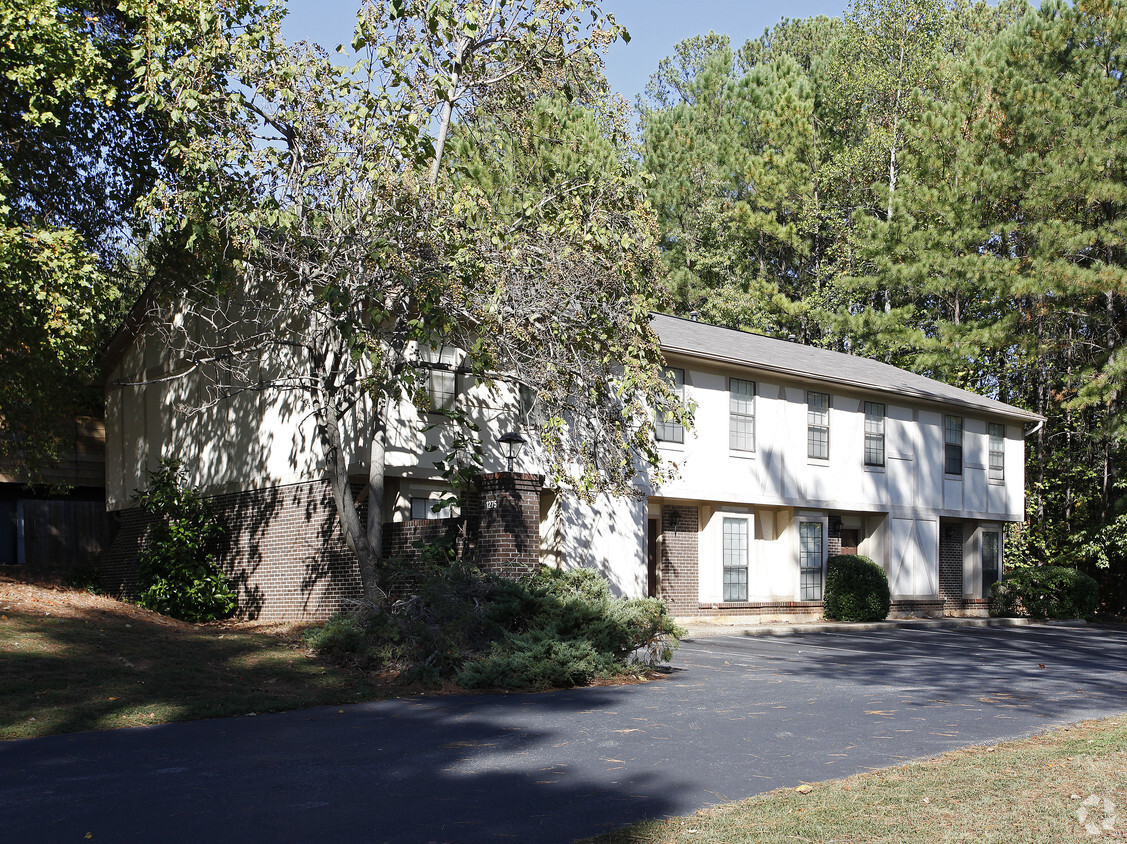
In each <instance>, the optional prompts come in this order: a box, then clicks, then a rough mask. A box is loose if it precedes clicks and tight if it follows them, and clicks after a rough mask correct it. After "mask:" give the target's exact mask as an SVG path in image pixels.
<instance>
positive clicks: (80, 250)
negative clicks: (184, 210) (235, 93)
mask: <svg viewBox="0 0 1127 844" xmlns="http://www.w3.org/2000/svg"><path fill="white" fill-rule="evenodd" d="M132 26H133V20H132V19H131V18H130V17H129V16H128V15H126V14H123V13H121V12H120V11H118V10H117V8H116V3H113V2H109V1H108V0H87V2H75V3H69V2H58V0H21V2H12V0H2V2H0V45H2V49H0V459H4V460H5V461H7V462H8V463H9V465H11V464H16V465H17V467H18V472H19V474H21V475H22V476H24V477H29V478H34V477H35V474H36V472H37V470H38V469H40V468H43V466H44V465H45V464H47V463H49V462H50V461H51V459H52V458H53V457H54V456H56V454H57V452H58V446H59V439H58V435H59V430H60V427H61V426H62V425H63V424H64V423H66V422H67V417H68V416H69V415H71V414H73V413H74V412H75V411H76V410H77V409H80V406H81V402H80V401H79V399H80V392H81V391H80V387H81V385H82V383H83V381H84V380H85V379H88V378H90V376H91V375H92V372H93V363H94V360H95V358H96V356H97V353H98V351H99V349H100V346H101V343H102V342H103V341H104V339H105V336H106V334H107V331H108V330H111V329H110V326H111V325H112V323H113V322H114V319H115V317H116V316H117V315H118V303H119V299H120V288H121V286H122V285H121V278H122V276H123V273H122V271H121V270H122V267H121V263H122V261H123V259H124V257H125V255H126V253H127V252H128V251H129V249H130V248H131V246H132V245H135V240H134V237H135V227H134V224H135V222H136V221H135V218H134V217H133V215H132V206H133V203H134V201H135V200H136V199H137V198H138V197H139V196H140V195H142V194H143V193H144V192H145V191H147V190H148V188H149V187H150V186H151V184H152V182H153V179H154V177H155V164H154V161H155V156H156V152H157V151H158V150H159V144H160V141H161V139H162V137H163V134H162V131H161V128H160V126H159V124H158V123H157V122H154V120H153V119H151V118H148V117H144V116H140V115H138V114H137V113H136V112H135V111H134V110H133V107H132V106H131V105H130V103H129V97H128V93H127V92H128V90H129V87H130V85H131V77H130V72H129V59H130V56H129V49H130V45H131V41H132V35H133V30H132Z"/></svg>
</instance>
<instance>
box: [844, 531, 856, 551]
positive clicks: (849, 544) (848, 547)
mask: <svg viewBox="0 0 1127 844" xmlns="http://www.w3.org/2000/svg"><path fill="white" fill-rule="evenodd" d="M841 553H842V554H856V553H857V530H856V529H855V528H842V529H841Z"/></svg>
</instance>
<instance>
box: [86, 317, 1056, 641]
mask: <svg viewBox="0 0 1127 844" xmlns="http://www.w3.org/2000/svg"><path fill="white" fill-rule="evenodd" d="M653 327H654V329H655V330H656V332H657V334H658V336H659V338H660V342H661V346H662V349H663V351H664V353H665V356H666V359H667V364H668V372H669V375H670V378H671V379H673V380H674V382H675V383H676V384H677V386H678V387H679V389H680V390H681V391H682V393H683V396H684V398H685V399H686V400H687V401H690V402H692V403H693V404H694V405H695V407H696V420H695V425H694V427H693V428H692V429H688V430H685V429H682V428H680V427H679V426H678V425H676V424H675V423H671V422H665V421H664V420H662V421H661V422H660V423H659V425H658V431H657V434H658V439H659V444H660V447H661V452H662V454H663V456H664V458H665V459H666V460H667V461H669V462H671V463H672V464H674V467H675V469H676V472H675V475H674V479H673V480H671V481H669V482H667V483H665V484H664V485H663V486H661V487H660V488H655V487H653V486H651V485H650V484H649V483H648V482H647V481H646V480H645V479H644V478H640V479H639V490H638V495H637V496H634V497H630V498H610V497H607V496H603V497H600V498H598V499H596V500H595V501H594V502H592V503H583V502H580V501H578V500H576V499H575V498H574V497H573V496H571V495H569V494H567V492H566V490H553V489H544V490H536V489H535V488H532V489H533V491H532V492H531V493H526V497H527V494H533V495H536V496H538V498H539V500H538V502H536V503H535V504H534V505H533V506H531V507H530V506H528V502H527V501H525V502H524V503H523V504H522V505H521V507H520V508H518V509H519V511H520V512H521V513H523V514H525V515H524V516H522V518H529V519H531V520H532V521H533V523H532V524H531V525H529V526H528V532H529V533H531V534H535V536H534V537H533V538H534V539H535V540H536V541H537V542H538V547H535V548H533V550H532V553H533V557H532V559H537V558H538V559H539V560H540V561H541V562H543V563H545V564H548V565H558V566H581V565H582V566H593V567H596V568H598V569H599V570H601V571H602V572H603V573H604V574H605V575H606V576H607V577H608V578H609V579H610V581H611V583H612V585H613V587H614V589H615V590H616V591H617V592H619V593H620V594H624V595H631V596H637V595H646V594H649V595H655V596H660V597H663V598H665V599H666V600H667V601H668V602H669V603H670V605H671V609H672V611H673V612H674V614H675V615H679V616H692V615H720V614H746V615H751V614H759V615H765V616H792V615H816V614H818V613H819V612H820V611H821V597H822V589H823V585H824V569H825V561H826V558H827V556H828V555H830V554H832V553H837V552H840V551H845V552H848V551H852V550H856V551H857V552H858V553H861V554H865V555H867V556H870V557H872V558H873V559H874V560H876V561H877V562H879V563H880V564H881V565H882V566H883V567H884V568H885V569H886V571H887V572H888V574H889V579H890V582H891V586H892V593H893V598H894V601H895V604H894V610H898V611H900V612H921V613H930V614H936V613H940V612H943V611H947V612H965V611H972V612H973V611H981V609H982V604H981V601H982V598H983V596H984V595H985V594H986V590H987V588H988V585H989V583H991V582H993V579H994V578H995V577H996V576H997V574H998V573H999V572H1000V568H1001V555H1002V527H1003V525H1004V524H1005V523H1006V522H1012V521H1020V520H1021V519H1022V517H1023V509H1024V494H1023V490H1024V478H1023V462H1024V460H1023V451H1024V448H1023V446H1024V442H1023V436H1024V434H1025V433H1026V429H1027V428H1031V427H1032V426H1034V425H1036V424H1037V423H1038V422H1040V421H1041V417H1039V416H1037V415H1036V414H1033V413H1029V412H1027V411H1023V410H1020V409H1018V408H1015V407H1011V406H1009V405H1006V404H1003V403H1001V402H997V401H993V400H991V399H988V398H985V397H982V396H978V395H975V394H972V393H969V392H966V391H964V390H959V389H957V388H954V387H951V386H949V385H946V384H942V383H939V382H937V381H934V380H931V379H928V378H924V377H921V376H918V375H913V374H911V373H909V372H905V371H904V370H901V369H897V368H896V367H892V366H888V365H886V364H883V363H879V362H876V361H872V360H868V359H865V358H860V357H856V356H852V355H846V354H840V353H836V352H830V351H826V350H823V349H815V348H811V347H807V346H803V345H800V344H796V343H790V342H786V341H781V340H774V339H770V338H766V337H762V336H758V335H754V334H749V333H746V332H741V331H735V330H732V329H727V328H720V327H716V326H711V325H707V324H704V323H699V322H694V321H692V320H684V319H678V318H674V317H668V316H660V315H658V316H655V317H654V321H653ZM457 362H458V356H457V355H456V354H455V355H452V356H449V359H448V360H447V359H445V358H443V357H442V356H441V355H439V357H438V358H436V360H435V362H434V366H435V369H434V373H435V374H434V377H433V378H432V382H433V383H432V384H431V392H432V394H433V395H432V399H433V404H434V407H435V408H436V409H441V407H442V406H444V405H448V404H453V403H457V405H458V406H459V407H460V408H461V409H462V410H464V411H466V413H467V414H468V416H469V417H470V418H471V419H472V420H473V421H474V422H475V423H476V425H477V426H478V428H479V429H480V432H481V433H480V436H481V441H482V445H483V447H484V454H485V466H484V470H485V471H486V472H487V473H503V472H504V470H505V469H506V468H507V467H506V461H505V458H504V450H503V448H502V447H501V446H500V442H499V440H500V436H501V435H502V434H503V433H504V432H506V431H511V430H513V429H514V428H517V427H520V426H522V422H523V423H524V429H525V433H526V434H531V435H532V436H530V437H529V439H532V440H535V432H534V431H531V430H529V429H528V427H527V421H526V420H522V415H521V407H520V405H521V402H520V397H519V396H518V395H517V394H516V392H515V391H514V392H513V393H512V394H511V395H506V394H505V391H503V390H502V391H497V390H496V389H483V388H479V387H478V386H475V384H474V383H473V382H472V379H464V378H463V377H462V376H461V375H460V374H459V373H458V371H457V369H458V367H457ZM169 369H170V363H169V360H168V351H167V349H165V348H164V347H163V345H162V343H161V340H160V337H159V335H158V334H157V333H155V332H148V331H146V330H144V328H143V327H142V328H141V329H140V330H137V331H134V332H133V333H132V334H130V335H129V336H127V337H124V339H122V340H121V341H120V342H119V343H118V344H117V345H116V346H115V347H114V350H113V354H112V356H111V357H110V358H108V359H107V361H106V429H107V436H106V468H107V502H108V506H109V508H110V509H111V510H120V511H122V512H123V525H124V527H123V535H124V538H125V540H131V541H133V542H134V543H135V542H136V540H137V538H138V534H139V531H140V530H141V526H140V523H139V522H138V521H137V520H136V519H135V518H131V514H132V515H135V513H134V511H132V510H131V505H132V502H131V495H132V492H133V491H134V490H136V489H138V488H140V487H142V486H143V484H144V483H145V471H146V470H147V469H153V468H155V466H156V465H157V462H158V461H159V459H160V458H161V457H169V456H175V457H178V458H180V459H181V460H182V461H183V462H184V465H185V467H186V468H187V469H188V470H189V478H188V479H189V481H190V482H191V483H192V484H193V485H195V486H198V487H200V488H202V489H203V491H204V492H205V493H207V494H209V495H212V496H214V497H215V500H216V502H217V504H218V505H219V507H220V509H221V510H222V511H223V512H224V514H225V515H226V517H227V518H228V521H229V523H230V524H231V525H232V529H231V549H230V554H229V558H228V560H227V562H226V565H227V567H228V570H229V571H230V572H231V574H232V575H233V576H234V578H235V580H236V582H237V583H238V585H239V589H240V598H241V601H242V602H243V605H244V608H245V609H246V611H247V612H250V613H251V614H254V615H258V616H260V617H264V618H270V617H273V618H293V619H306V618H315V617H323V616H325V615H327V614H330V613H332V612H334V611H336V610H338V609H339V608H340V607H341V606H343V605H345V604H346V603H347V601H348V599H349V598H351V597H355V596H357V595H358V594H359V578H358V575H357V572H356V570H355V563H354V562H352V561H350V559H349V556H348V554H347V552H346V551H345V550H344V548H343V544H342V542H341V539H340V534H339V529H338V528H337V527H336V524H335V514H334V512H333V507H332V502H331V496H330V495H329V492H328V487H327V483H326V481H325V478H324V476H323V472H322V470H321V469H320V465H321V458H320V455H319V453H318V450H319V448H320V446H319V444H318V438H317V436H316V435H315V431H314V430H313V421H312V418H311V416H310V414H309V413H308V412H307V411H306V410H304V409H302V408H301V407H298V406H296V405H294V404H293V400H292V396H291V397H288V398H285V399H273V398H271V397H270V396H269V395H268V394H266V393H263V392H248V393H243V394H239V395H233V396H231V397H230V398H228V399H224V400H223V401H221V402H218V403H215V404H213V405H212V406H210V407H208V408H207V409H205V410H197V412H195V413H193V414H190V415H185V414H183V413H182V412H180V411H179V410H178V408H179V407H180V406H182V405H185V404H192V402H193V396H195V395H196V393H198V392H199V389H200V387H199V385H198V384H195V383H194V382H193V380H192V379H191V378H190V377H188V378H175V379H174V378H167V377H163V376H164V375H165V374H166V373H167V372H168V371H169ZM150 376H156V377H150ZM196 404H197V405H198V402H196ZM356 412H357V413H358V414H362V413H363V412H364V411H363V408H359V409H358V410H357V411H356ZM362 421H363V420H361V419H359V418H358V420H357V427H358V428H359V427H360V426H361V425H362ZM449 435H450V431H449V430H448V427H447V426H446V425H444V424H443V422H442V420H441V419H440V418H439V419H436V418H434V417H430V418H428V417H427V416H426V415H420V414H419V412H418V411H416V409H415V408H414V407H413V406H411V405H410V404H407V403H404V405H402V406H401V407H400V410H399V412H398V413H397V414H396V416H395V418H394V420H393V424H391V425H390V426H389V431H388V440H389V443H388V449H387V469H386V474H385V480H386V484H385V486H386V492H385V502H384V505H385V510H384V511H385V513H386V514H388V518H389V520H390V523H391V527H390V528H385V533H387V532H390V533H391V534H394V535H395V536H404V535H409V536H410V535H425V531H424V532H419V531H417V530H416V529H417V528H422V527H425V523H428V522H430V521H432V520H433V519H436V518H443V517H447V518H449V517H456V516H457V515H458V514H456V513H450V512H443V511H441V510H438V511H436V510H435V509H434V507H433V504H434V502H435V500H436V499H437V498H438V497H439V496H440V495H441V493H442V486H441V474H440V473H439V472H438V471H437V469H436V468H435V462H434V461H435V459H436V455H438V454H441V453H442V451H443V448H442V445H443V442H444V439H449ZM432 446H438V449H437V450H436V451H432V450H430V447H432ZM355 453H362V449H356V450H355ZM537 468H538V465H537V457H536V449H535V447H533V448H531V449H530V450H529V451H528V452H526V454H525V455H523V456H522V457H521V459H520V464H519V466H518V467H517V471H518V473H525V474H522V477H523V478H525V479H528V478H535V477H536V476H535V472H536V471H537ZM350 471H353V472H356V473H357V475H358V477H359V476H363V475H366V466H363V465H360V464H357V465H355V466H350ZM522 483H523V481H522ZM537 505H538V506H537ZM485 506H489V505H488V504H486V505H485ZM537 521H538V524H537V523H536V522H537ZM411 531H415V532H414V533H412V532H411ZM131 532H132V533H131ZM128 544H129V541H125V542H119V543H118V546H119V551H118V552H115V553H116V554H117V556H116V557H115V556H114V555H113V554H111V558H113V559H111V560H110V562H109V565H110V567H111V568H112V567H114V566H117V567H118V568H119V569H120V567H121V566H122V565H126V564H127V562H128V561H127V560H125V558H124V557H123V556H122V553H123V552H121V551H120V549H121V548H122V547H124V546H127V545H128ZM398 547H400V548H402V547H405V546H404V545H402V544H401V545H400V546H398ZM126 556H127V555H126ZM123 561H124V562H123ZM119 573H120V572H119Z"/></svg>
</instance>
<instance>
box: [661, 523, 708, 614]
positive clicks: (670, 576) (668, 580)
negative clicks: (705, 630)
mask: <svg viewBox="0 0 1127 844" xmlns="http://www.w3.org/2000/svg"><path fill="white" fill-rule="evenodd" d="M661 530H662V543H661V597H662V598H663V599H664V600H665V603H666V604H668V605H669V612H670V613H672V614H673V615H675V616H686V615H700V608H699V599H700V578H699V574H698V568H699V563H698V557H697V554H698V548H697V536H698V532H699V530H700V526H699V524H698V519H697V508H696V507H694V506H691V505H677V504H666V505H665V507H664V508H663V509H662V513H661Z"/></svg>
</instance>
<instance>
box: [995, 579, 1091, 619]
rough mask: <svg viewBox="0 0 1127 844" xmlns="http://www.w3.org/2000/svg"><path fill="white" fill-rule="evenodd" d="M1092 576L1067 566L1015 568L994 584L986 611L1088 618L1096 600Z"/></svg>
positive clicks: (1006, 613) (1004, 613)
mask: <svg viewBox="0 0 1127 844" xmlns="http://www.w3.org/2000/svg"><path fill="white" fill-rule="evenodd" d="M1099 591H1100V589H1099V585H1098V584H1097V583H1096V581H1095V579H1093V578H1092V577H1089V576H1088V575H1086V574H1084V572H1082V571H1078V570H1077V569H1074V568H1069V567H1068V566H1035V567H1033V568H1025V569H1018V570H1017V571H1012V572H1009V573H1008V574H1006V576H1005V577H1004V578H1003V579H1002V580H1001V581H1000V582H999V583H996V584H995V585H994V593H993V596H992V598H991V601H990V614H991V615H995V616H1019V615H1020V616H1029V617H1030V618H1092V617H1093V616H1094V615H1095V614H1096V606H1097V603H1098V601H1099Z"/></svg>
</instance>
